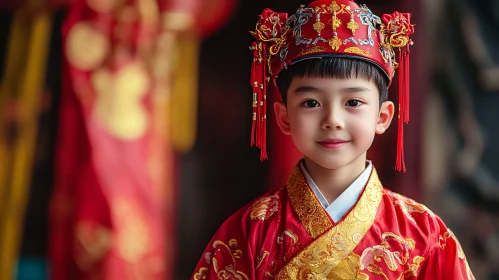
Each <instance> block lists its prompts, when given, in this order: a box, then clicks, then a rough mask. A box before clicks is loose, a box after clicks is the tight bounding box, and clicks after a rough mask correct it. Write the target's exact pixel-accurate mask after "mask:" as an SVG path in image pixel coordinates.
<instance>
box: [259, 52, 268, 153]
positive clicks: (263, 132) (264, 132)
mask: <svg viewBox="0 0 499 280" xmlns="http://www.w3.org/2000/svg"><path fill="white" fill-rule="evenodd" d="M262 51H263V57H265V58H266V57H267V48H266V46H265V45H264V46H263V50H262ZM265 62H266V60H264V61H263V62H262V70H263V71H262V72H263V76H262V78H263V80H262V84H261V86H262V95H263V102H262V115H261V118H262V126H261V131H260V133H261V136H262V139H261V142H260V144H261V147H260V160H265V159H267V68H266V66H267V65H266V64H265Z"/></svg>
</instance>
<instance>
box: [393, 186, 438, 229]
mask: <svg viewBox="0 0 499 280" xmlns="http://www.w3.org/2000/svg"><path fill="white" fill-rule="evenodd" d="M388 195H389V196H390V197H391V198H392V199H393V203H394V204H395V205H398V206H399V207H400V209H401V210H402V212H403V213H404V214H405V216H406V217H407V219H409V220H410V221H411V222H413V223H416V220H415V219H414V217H413V216H412V213H421V214H424V213H428V214H429V215H430V216H432V217H435V214H434V213H433V212H432V211H430V209H428V207H426V206H425V205H423V204H421V203H417V202H416V201H414V200H412V199H410V198H408V197H405V196H403V195H400V194H398V193H393V192H389V193H388Z"/></svg>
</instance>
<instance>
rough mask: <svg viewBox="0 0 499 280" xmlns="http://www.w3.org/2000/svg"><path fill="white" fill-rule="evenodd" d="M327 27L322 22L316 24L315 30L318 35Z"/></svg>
mask: <svg viewBox="0 0 499 280" xmlns="http://www.w3.org/2000/svg"><path fill="white" fill-rule="evenodd" d="M325 27H326V25H325V24H324V23H322V22H320V21H318V22H316V23H314V30H315V31H317V33H319V34H320V33H321V31H322V29H324V28H325Z"/></svg>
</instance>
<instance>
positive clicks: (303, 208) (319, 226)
mask: <svg viewBox="0 0 499 280" xmlns="http://www.w3.org/2000/svg"><path fill="white" fill-rule="evenodd" d="M287 192H288V196H289V199H290V200H291V205H292V206H293V209H294V210H295V211H296V213H297V215H298V217H299V218H300V221H301V223H302V224H303V226H304V227H305V230H306V231H307V233H308V234H309V235H310V236H311V237H312V238H316V237H317V236H319V235H320V234H322V233H323V232H325V231H326V230H327V229H329V228H331V227H332V226H333V223H332V222H331V219H330V218H329V215H328V214H327V213H326V212H325V211H324V208H323V207H322V205H320V203H319V202H318V201H317V199H316V198H315V195H314V193H313V192H312V190H311V189H310V187H309V186H308V184H307V181H306V180H305V177H304V176H303V173H302V172H301V169H300V167H299V166H297V167H295V169H294V170H293V173H292V174H291V177H290V179H289V181H288V186H287Z"/></svg>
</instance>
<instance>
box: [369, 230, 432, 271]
mask: <svg viewBox="0 0 499 280" xmlns="http://www.w3.org/2000/svg"><path fill="white" fill-rule="evenodd" d="M381 237H382V238H383V242H381V245H375V246H373V247H369V248H366V249H365V250H364V251H363V252H362V256H361V257H360V269H361V270H364V269H367V270H368V271H370V272H372V273H375V274H377V275H380V276H383V278H384V279H389V278H388V276H387V275H386V274H385V273H384V272H383V269H382V268H381V267H380V266H379V265H378V264H379V263H380V262H381V261H382V260H383V261H384V263H385V264H386V266H387V267H388V269H390V270H391V271H397V270H398V269H399V265H402V266H403V267H404V269H405V270H404V271H403V272H402V273H401V274H400V276H399V277H398V279H403V277H404V276H417V273H418V271H419V267H420V265H421V263H422V262H423V260H424V258H423V257H421V256H415V257H414V258H413V260H412V263H408V261H409V258H410V256H409V252H410V251H412V250H414V248H415V245H416V243H415V242H414V240H413V239H411V238H405V239H404V238H402V237H400V236H398V235H396V234H394V233H391V232H385V233H383V234H382V235H381ZM392 241H396V243H398V244H399V245H402V248H403V249H402V251H401V252H400V251H392V250H391V249H393V248H392V246H390V244H391V243H392ZM393 245H395V244H393Z"/></svg>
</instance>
